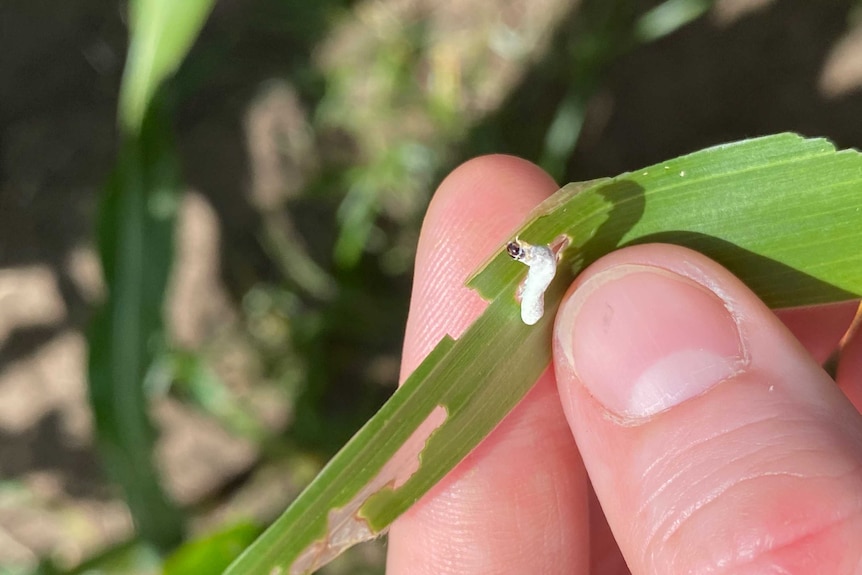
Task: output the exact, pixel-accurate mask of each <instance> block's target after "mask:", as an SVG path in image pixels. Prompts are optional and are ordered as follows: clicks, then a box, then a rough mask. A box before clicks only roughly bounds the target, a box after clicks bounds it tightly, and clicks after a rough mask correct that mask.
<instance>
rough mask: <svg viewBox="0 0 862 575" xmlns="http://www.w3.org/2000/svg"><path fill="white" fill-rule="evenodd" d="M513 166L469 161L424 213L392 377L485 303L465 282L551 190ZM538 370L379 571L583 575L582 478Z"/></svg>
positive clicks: (419, 508)
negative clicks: (519, 399) (513, 405)
mask: <svg viewBox="0 0 862 575" xmlns="http://www.w3.org/2000/svg"><path fill="white" fill-rule="evenodd" d="M556 188H557V185H556V184H555V183H554V182H553V180H551V178H550V177H549V176H548V175H547V174H545V173H544V172H542V171H541V170H540V169H539V168H537V167H536V166H534V165H533V164H530V163H528V162H525V161H523V160H519V159H517V158H513V157H507V156H487V157H482V158H478V159H476V160H472V161H470V162H467V163H466V164H464V165H462V166H461V167H459V168H458V169H457V170H455V171H454V172H453V173H452V174H451V175H450V176H449V177H448V178H447V179H446V180H445V181H444V182H443V183H442V184H441V185H440V188H439V189H438V190H437V193H436V194H435V196H434V199H433V201H432V202H431V205H430V207H429V208H428V213H427V215H426V217H425V222H424V223H423V226H422V233H421V236H420V239H419V247H418V251H417V256H416V272H415V277H414V285H413V294H412V298H411V302H410V315H409V318H408V320H407V329H406V335H405V340H404V353H403V360H402V372H401V379H402V380H403V379H405V378H406V376H407V375H408V374H409V373H410V372H411V371H412V370H413V369H414V368H415V367H416V366H417V365H418V364H419V363H420V362H421V360H422V359H423V358H424V357H425V356H426V355H427V354H428V353H429V352H430V351H431V350H432V349H433V347H434V345H436V343H437V342H438V341H439V340H440V338H442V337H443V336H444V335H445V334H447V333H448V334H449V335H451V336H453V337H456V338H457V337H459V336H460V335H461V334H462V333H463V332H464V330H465V329H466V328H467V327H468V326H469V325H470V323H472V321H473V320H474V319H475V318H476V317H478V316H479V315H480V314H481V312H482V310H483V309H484V308H485V306H486V303H485V302H484V301H483V300H482V299H481V298H479V296H478V295H476V293H475V292H473V291H472V290H470V289H468V288H467V287H465V286H464V281H465V280H466V278H467V277H468V276H469V275H470V274H471V273H472V272H473V270H474V269H475V268H476V267H477V266H478V265H480V264H481V263H482V262H483V261H484V260H485V259H486V258H487V257H488V256H489V255H490V254H491V253H492V252H493V250H495V249H498V248H499V246H500V245H501V244H502V243H503V242H504V241H505V240H506V239H508V238H509V237H510V235H511V234H512V233H513V232H514V230H515V229H516V228H517V226H518V225H519V224H520V223H521V222H522V220H523V219H524V218H525V216H526V215H527V214H528V212H529V211H530V210H531V209H532V208H533V207H534V206H535V205H536V204H538V203H539V202H540V201H541V200H543V199H544V198H545V197H547V196H548V195H549V194H551V193H552V192H553V191H554V190H556ZM554 386H555V383H554V381H553V376H552V374H550V372H546V373H545V375H544V376H543V377H542V379H541V380H540V381H539V382H538V384H537V385H536V387H535V388H534V389H533V390H532V391H531V392H530V393H529V394H528V395H527V396H526V397H525V398H524V400H523V401H522V402H521V403H520V404H519V405H518V407H516V408H515V409H514V410H513V411H512V413H510V414H509V415H508V416H507V417H506V418H505V419H504V420H503V422H502V423H501V424H500V425H499V426H498V427H497V428H496V429H495V430H494V431H493V432H492V433H491V435H489V436H488V437H487V438H486V439H485V440H484V441H483V442H482V443H481V444H480V446H479V447H477V448H476V449H475V450H474V451H473V452H472V453H471V454H470V455H469V456H468V457H467V458H466V459H465V460H464V461H463V462H461V463H460V464H459V465H458V466H457V467H456V468H455V469H454V470H453V472H451V473H450V474H449V475H448V476H447V477H446V478H445V479H444V480H443V481H441V482H440V484H439V485H437V486H436V487H435V488H434V489H433V490H432V491H431V492H429V493H428V494H427V495H426V496H425V497H424V498H423V499H422V500H421V501H419V502H418V503H417V504H416V505H414V506H413V508H411V509H410V510H409V511H408V512H407V513H405V514H404V515H403V516H402V517H401V518H399V519H398V520H397V521H396V522H395V523H394V524H393V526H392V529H391V531H390V534H389V556H388V565H387V573H391V574H395V575H397V574H402V573H410V574H411V575H416V574H419V575H422V574H432V573H433V574H435V575H440V574H447V573H557V572H559V573H577V572H586V569H587V565H588V552H587V534H586V533H587V523H588V512H587V505H588V503H587V502H588V499H587V489H586V485H587V484H586V475H585V473H584V471H583V466H582V464H581V461H580V456H579V455H578V452H577V449H576V447H575V443H574V440H573V439H572V435H571V432H570V430H569V428H568V425H567V423H566V420H565V416H564V415H563V412H562V408H561V406H560V402H559V397H558V395H557V393H556V390H555V387H554Z"/></svg>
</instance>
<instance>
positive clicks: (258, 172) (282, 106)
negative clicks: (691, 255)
mask: <svg viewBox="0 0 862 575" xmlns="http://www.w3.org/2000/svg"><path fill="white" fill-rule="evenodd" d="M174 4H176V6H173V7H174V8H175V9H176V7H177V6H180V5H183V6H184V8H181V9H188V10H192V11H193V10H194V9H195V7H196V6H197V8H198V9H199V12H198V13H194V12H189V13H187V14H186V16H187V18H185V19H184V18H172V19H169V20H168V21H167V23H164V22H163V23H162V24H160V25H159V26H156V27H155V28H154V29H152V30H150V32H151V33H153V34H156V35H157V36H159V37H161V38H162V39H164V38H173V39H174V40H175V41H176V43H173V44H172V43H170V42H168V43H166V44H163V45H162V44H160V45H159V46H161V48H160V49H161V50H162V52H161V53H162V54H167V56H164V58H165V59H164V60H159V57H161V56H159V57H156V58H155V60H153V61H154V62H156V64H154V65H151V66H149V67H146V68H144V69H139V68H135V67H134V66H129V67H128V68H127V70H126V77H125V80H124V81H125V82H126V84H125V86H126V87H125V88H124V90H129V89H131V88H129V86H133V87H134V86H137V91H136V92H135V91H134V90H133V92H134V93H143V94H147V95H148V96H152V95H155V100H154V103H152V104H148V103H147V102H148V101H149V100H148V99H147V98H144V100H143V104H141V103H140V102H138V101H137V100H135V98H133V97H132V96H130V95H129V92H127V91H124V92H123V97H122V99H121V98H120V93H121V92H120V83H121V79H122V78H123V69H124V62H126V61H127V56H128V55H129V54H131V56H132V57H131V58H129V59H128V61H129V62H133V61H135V58H138V59H141V58H146V57H147V54H146V51H145V50H144V51H143V52H141V50H143V48H141V47H138V48H134V46H135V45H134V43H133V44H132V46H133V48H129V43H128V42H129V40H128V32H129V24H130V23H132V25H133V27H134V24H135V22H139V21H140V18H141V16H140V14H139V12H140V11H141V10H145V9H147V8H150V9H153V8H158V7H159V6H162V7H164V6H172V3H171V2H167V3H166V1H165V0H135V1H133V2H130V3H129V4H126V3H120V4H110V3H109V4H106V3H104V2H99V1H96V0H68V1H66V2H63V3H59V4H58V3H55V2H48V1H47V0H36V1H30V2H23V1H20V0H19V1H12V2H6V3H4V4H3V5H2V6H0V26H2V29H3V33H2V35H0V41H2V43H3V47H4V50H3V54H4V57H3V59H2V60H0V78H2V79H3V81H2V82H0V151H2V165H0V565H2V567H0V573H10V574H11V573H16V574H18V573H34V572H41V573H67V572H84V571H85V570H95V572H105V573H156V572H159V571H160V570H162V569H163V568H164V569H165V571H166V572H169V573H189V572H194V573H208V572H211V573H217V572H220V566H224V565H225V564H226V563H227V562H228V561H229V560H230V558H231V557H232V556H233V555H235V554H236V553H237V552H238V551H239V550H240V549H241V548H242V547H243V546H244V545H246V544H247V543H248V542H249V541H250V540H251V539H252V538H253V537H254V536H255V534H256V533H257V532H258V530H259V528H260V526H261V525H264V524H265V523H266V522H267V521H269V520H271V519H273V518H274V517H276V516H277V515H278V513H279V512H281V511H282V510H283V509H284V508H285V507H286V505H287V503H288V502H289V501H290V499H291V498H292V497H293V496H294V495H295V494H296V493H297V492H298V490H299V489H300V488H301V487H302V485H303V484H304V483H305V482H307V481H308V480H309V479H310V478H311V477H312V476H313V475H314V474H315V473H316V471H317V470H318V469H319V468H320V467H321V465H322V464H323V463H324V462H325V461H326V460H327V458H328V457H329V456H330V455H331V454H332V453H333V452H334V451H335V450H336V449H337V448H338V447H339V446H340V445H341V444H342V443H343V442H344V441H345V440H346V439H347V438H348V437H349V436H350V435H351V433H352V432H353V431H354V430H355V429H356V428H358V427H359V425H361V423H362V422H363V421H365V420H366V419H367V418H368V417H369V416H370V415H371V414H372V413H373V412H374V411H375V409H376V408H377V407H378V406H379V405H380V404H381V403H382V402H383V400H384V399H385V398H386V397H387V396H388V395H389V394H390V393H391V392H392V390H393V389H394V386H395V384H396V381H397V377H398V363H399V353H400V339H401V334H402V330H403V325H404V321H405V317H406V310H407V304H408V299H409V290H410V270H411V266H412V259H413V254H414V249H415V244H416V240H417V237H418V230H419V227H420V223H421V218H422V214H423V212H424V210H425V207H426V206H427V203H428V201H429V199H430V195H431V192H432V190H433V188H434V186H435V185H436V184H437V183H438V182H439V181H440V179H441V178H442V177H443V176H444V175H445V174H446V173H447V172H448V171H449V170H450V169H451V168H452V167H454V166H455V165H457V164H458V163H459V162H461V161H463V160H464V159H466V158H468V157H470V156H473V155H476V154H479V153H490V152H504V153H512V154H517V155H520V156H522V157H525V158H528V159H531V160H533V161H535V162H538V163H540V164H541V165H542V166H543V167H545V168H546V169H547V170H549V171H550V172H551V173H552V174H553V175H554V177H555V178H557V179H558V180H559V181H560V182H561V183H564V182H566V181H574V180H586V179H590V178H593V177H597V176H603V175H613V174H617V173H619V172H622V171H625V170H628V169H635V168H637V167H639V166H641V165H647V164H649V163H652V162H656V161H660V160H662V159H665V158H668V157H672V156H675V155H678V154H681V153H685V152H688V151H692V150H695V149H698V148H701V147H704V146H707V145H710V144H714V143H718V142H723V141H728V140H733V139H738V138H741V137H745V136H754V135H759V134H766V133H773V132H779V131H784V130H792V131H799V132H802V133H804V134H807V135H823V136H827V137H829V138H831V139H833V140H834V141H835V142H836V143H837V144H838V145H839V146H841V147H850V146H855V147H859V146H860V144H862V124H860V123H859V122H857V121H855V119H856V117H857V116H858V114H859V113H860V111H862V107H860V105H862V92H860V86H862V25H860V22H862V20H860V16H862V12H860V4H859V2H857V1H855V0H830V1H829V2H824V3H811V2H806V1H805V0H717V1H715V2H709V1H707V0H665V1H646V0H611V1H607V0H581V1H580V2H578V1H566V0H540V1H538V2H528V1H527V0H500V1H498V2H476V1H461V2H456V1H450V2H437V1H431V0H364V1H348V0H321V1H319V2H303V1H300V0H252V1H247V2H238V1H235V0H220V1H218V2H215V4H214V6H213V7H212V11H211V13H210V12H209V4H210V3H209V2H192V1H191V0H189V1H188V2H186V3H174ZM136 11H138V12H136ZM136 14H137V16H135V15H136ZM130 15H131V18H130ZM158 15H159V13H158V12H154V13H153V14H152V15H151V16H153V17H154V18H156V17H157V16H158ZM162 15H164V14H162ZM136 17H137V18H138V20H135V18H136ZM155 22H156V23H158V19H157V18H156V20H155ZM197 22H200V23H201V24H203V23H204V22H205V24H204V25H203V29H202V31H201V33H200V35H199V36H196V31H197V26H196V23H197ZM184 36H186V37H188V39H189V41H190V42H191V40H194V44H192V45H191V50H190V51H189V52H188V54H185V50H184V46H183V42H182V41H181V40H182V38H183V37H184ZM177 39H179V40H177ZM136 50H137V51H136ZM151 64H152V62H151ZM176 66H179V68H178V70H177V72H176V74H175V75H173V76H172V77H170V79H169V80H168V82H167V84H165V85H164V86H163V87H162V89H160V90H159V91H157V92H156V91H151V92H148V90H149V88H147V87H144V88H141V86H150V85H152V86H153V87H155V86H156V85H158V78H159V74H158V73H155V74H153V70H156V72H158V70H160V69H161V70H162V71H163V72H165V74H166V75H167V76H170V74H169V72H171V70H172V69H173V68H174V67H176ZM160 67H161V68H160ZM118 109H120V110H121V111H120V114H119V118H120V121H119V123H118V121H117V118H118V113H117V110H118ZM118 126H119V128H118ZM109 173H113V176H111V177H110V178H109V177H108V174H109ZM106 181H107V184H106V183H105V182H106ZM100 206H101V207H100ZM97 229H98V230H99V231H98V234H97V233H96V230H97ZM97 242H98V244H97ZM97 248H98V250H99V252H100V253H101V256H98V255H97ZM99 257H101V258H102V260H103V263H102V264H100V262H99ZM165 282H167V283H165ZM129 298H130V299H129ZM160 309H163V310H164V325H162V322H161V318H162V316H161V315H160V314H159V313H158V310H160ZM99 310H101V311H99ZM88 330H89V337H90V343H91V345H90V347H89V362H90V363H89V373H90V377H89V382H90V383H89V395H88V391H87V389H88V387H87V385H88V384H87V381H88V379H87V377H86V374H87V370H88V367H87V358H88V354H87V349H88V348H87V346H86V345H85V341H84V335H83V334H84V333H85V332H87V331H88ZM91 406H92V407H91ZM156 431H158V433H156ZM135 526H137V530H135ZM183 542H185V543H183ZM178 545H179V547H178ZM383 554H384V552H383V547H382V545H381V544H376V545H366V546H362V547H360V548H359V549H358V550H353V551H352V552H350V553H348V554H346V555H345V556H343V557H342V558H340V559H339V560H338V561H336V562H335V563H333V564H332V565H331V566H329V567H327V570H326V571H325V572H327V573H332V574H334V573H379V572H381V571H382V557H383ZM88 572H94V571H88Z"/></svg>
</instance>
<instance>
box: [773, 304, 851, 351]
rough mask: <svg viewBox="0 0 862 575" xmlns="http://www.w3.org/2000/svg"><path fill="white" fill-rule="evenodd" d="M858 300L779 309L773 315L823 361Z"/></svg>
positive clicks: (849, 320) (841, 333)
mask: <svg viewBox="0 0 862 575" xmlns="http://www.w3.org/2000/svg"><path fill="white" fill-rule="evenodd" d="M858 306H859V302H853V301H845V302H840V303H835V304H829V305H818V306H811V307H802V308H793V309H781V310H778V311H776V312H775V315H777V316H778V318H779V319H780V320H781V321H782V322H783V323H784V325H786V326H787V328H788V329H789V330H790V332H791V333H792V334H793V335H794V336H795V337H796V339H798V340H799V342H800V343H801V344H802V345H803V346H805V349H807V350H808V353H810V354H811V357H813V358H814V360H815V361H816V362H817V363H819V364H823V363H824V362H825V361H826V360H827V359H829V356H831V355H832V353H834V352H835V350H836V349H837V348H838V342H839V341H841V338H842V337H843V336H844V333H845V332H846V331H847V328H848V327H850V322H852V321H853V317H854V316H855V315H856V308H857V307H858Z"/></svg>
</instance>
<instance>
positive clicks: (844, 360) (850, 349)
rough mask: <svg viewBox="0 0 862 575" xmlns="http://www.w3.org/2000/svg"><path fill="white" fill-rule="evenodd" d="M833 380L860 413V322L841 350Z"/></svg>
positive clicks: (861, 365) (861, 390) (861, 361)
mask: <svg viewBox="0 0 862 575" xmlns="http://www.w3.org/2000/svg"><path fill="white" fill-rule="evenodd" d="M856 305H857V308H858V309H859V310H860V311H862V307H859V305H858V303H857V304H856ZM857 321H858V320H857ZM835 379H836V380H837V382H838V386H839V387H840V388H841V390H842V391H843V392H844V394H845V395H846V396H847V398H848V399H849V400H850V402H851V403H852V404H853V405H854V406H856V410H857V411H862V322H860V323H859V324H857V325H855V326H854V329H852V330H851V331H850V335H849V338H848V339H847V341H846V343H845V344H844V347H843V348H842V349H841V359H840V362H839V364H838V373H837V374H836V378H835Z"/></svg>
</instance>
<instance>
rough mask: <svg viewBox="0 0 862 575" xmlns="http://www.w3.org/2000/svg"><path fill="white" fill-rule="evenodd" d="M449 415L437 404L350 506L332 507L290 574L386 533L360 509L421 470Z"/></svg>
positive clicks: (357, 494)
mask: <svg viewBox="0 0 862 575" xmlns="http://www.w3.org/2000/svg"><path fill="white" fill-rule="evenodd" d="M447 416H448V414H447V412H446V408H444V407H443V406H441V405H438V406H437V407H435V408H434V409H433V410H432V411H431V413H429V414H428V417H426V418H425V420H424V421H422V423H421V424H419V426H418V427H417V428H416V430H415V431H414V432H413V433H412V434H411V435H410V437H409V438H408V439H407V441H405V442H404V443H403V444H402V445H401V447H399V448H398V450H397V451H396V452H395V453H394V454H393V455H392V457H391V458H390V459H389V461H387V462H386V463H385V464H384V465H383V467H382V468H381V469H380V472H379V473H378V474H377V475H376V476H374V478H373V479H371V481H369V482H368V483H367V484H366V485H365V486H364V487H362V488H361V489H360V490H359V491H358V492H357V493H356V495H355V496H354V497H353V499H351V500H350V501H349V502H348V503H347V505H344V506H342V507H339V508H337V509H331V510H330V511H329V514H328V515H327V529H326V536H325V537H324V538H322V539H318V540H316V541H314V542H313V543H312V544H311V545H309V546H308V547H307V548H306V549H305V550H304V551H303V552H302V553H300V554H299V555H298V556H297V558H296V561H294V562H293V564H292V565H291V566H290V575H301V574H302V573H309V572H311V571H314V570H316V569H318V568H319V567H321V566H323V565H325V564H326V563H328V562H330V561H332V560H333V559H334V558H335V557H337V556H338V555H339V554H341V553H342V552H343V551H344V550H345V549H347V548H348V547H351V546H353V545H356V544H357V543H361V542H362V541H368V540H370V539H374V538H375V537H377V536H379V535H381V534H382V533H383V532H382V531H378V532H375V531H373V530H372V529H371V528H370V527H369V525H368V522H367V521H366V520H365V519H363V518H362V517H361V516H360V514H359V510H360V509H361V508H362V505H363V504H364V503H365V502H366V501H367V500H368V499H369V498H370V497H371V496H373V495H374V494H375V493H377V492H379V491H380V490H381V489H398V488H399V487H401V486H402V485H404V483H405V482H407V480H408V479H410V477H411V476H412V475H413V474H414V473H416V472H417V471H419V468H420V466H421V457H420V456H421V454H422V451H423V450H424V449H425V445H426V444H427V442H428V439H429V438H430V437H431V435H433V433H434V431H436V430H437V428H439V427H440V426H441V425H443V423H444V422H445V421H446V418H447Z"/></svg>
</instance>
